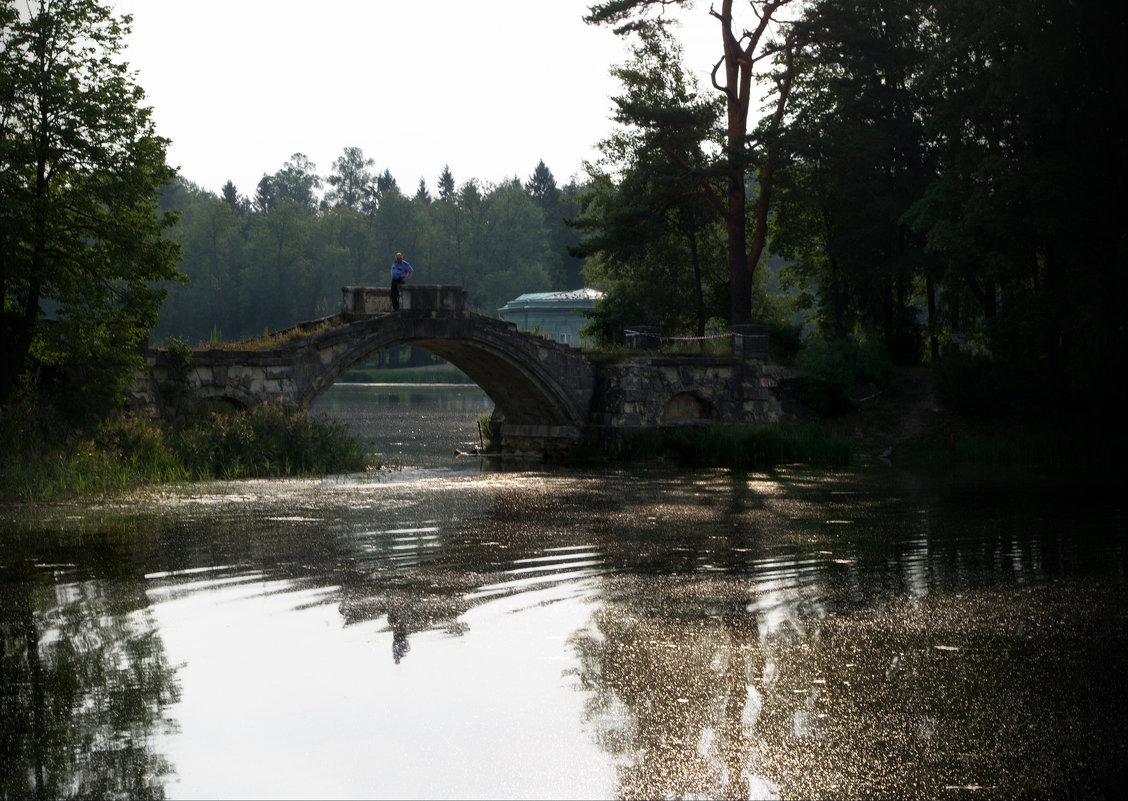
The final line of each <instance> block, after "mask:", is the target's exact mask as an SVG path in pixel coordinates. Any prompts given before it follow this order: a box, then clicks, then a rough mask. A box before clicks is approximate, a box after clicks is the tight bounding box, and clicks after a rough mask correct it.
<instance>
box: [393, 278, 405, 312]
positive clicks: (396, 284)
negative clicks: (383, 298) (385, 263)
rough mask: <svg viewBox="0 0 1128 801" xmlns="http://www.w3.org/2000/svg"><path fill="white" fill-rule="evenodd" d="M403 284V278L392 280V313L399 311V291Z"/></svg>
mask: <svg viewBox="0 0 1128 801" xmlns="http://www.w3.org/2000/svg"><path fill="white" fill-rule="evenodd" d="M402 283H403V279H402V278H393V279H392V311H399V289H400V285H401V284H402Z"/></svg>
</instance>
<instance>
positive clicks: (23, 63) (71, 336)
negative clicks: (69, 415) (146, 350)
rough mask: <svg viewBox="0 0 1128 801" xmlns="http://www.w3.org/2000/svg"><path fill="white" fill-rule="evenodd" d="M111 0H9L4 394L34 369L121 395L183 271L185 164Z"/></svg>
mask: <svg viewBox="0 0 1128 801" xmlns="http://www.w3.org/2000/svg"><path fill="white" fill-rule="evenodd" d="M128 25H129V17H118V16H115V15H114V14H113V13H112V11H111V9H110V8H109V7H108V6H107V5H105V4H103V3H100V2H97V0H56V1H55V2H47V0H40V2H32V3H29V4H28V5H27V7H25V8H23V10H20V8H19V7H18V6H17V4H16V3H15V2H14V0H0V301H2V316H0V398H4V397H6V396H7V395H8V394H9V393H10V392H11V391H12V389H13V387H14V385H15V383H16V382H17V380H18V378H19V377H20V375H21V374H23V373H24V372H25V371H27V370H28V369H29V367H31V366H36V365H39V366H45V367H55V366H64V365H65V366H68V367H72V368H81V369H84V370H86V371H88V374H90V375H91V376H93V375H94V374H97V375H98V376H99V377H100V379H101V380H97V381H91V382H87V386H88V387H89V388H95V387H100V388H103V389H105V390H107V391H109V390H110V389H112V388H113V387H114V386H115V385H116V381H117V380H119V379H121V378H122V377H124V376H125V375H126V374H127V373H128V371H129V370H130V368H131V365H132V364H133V359H134V357H133V356H132V354H133V353H134V351H135V348H136V346H137V344H138V343H139V342H143V341H144V339H145V337H146V336H147V334H148V332H149V329H150V328H151V327H152V326H153V325H154V324H155V323H156V320H157V310H158V308H159V307H160V304H161V301H162V299H163V297H164V291H163V290H161V289H157V288H155V286H154V283H153V282H155V281H161V280H167V279H172V278H175V277H176V276H177V275H178V273H177V271H176V261H177V256H178V248H177V246H176V245H175V243H173V242H172V241H170V240H168V239H165V238H164V237H163V236H162V231H163V230H164V228H165V227H166V226H168V225H169V224H171V222H172V217H171V216H170V215H167V214H163V213H161V212H160V210H159V208H158V196H159V190H160V188H161V187H162V186H165V185H166V184H168V182H169V181H170V180H171V179H172V177H173V175H174V173H173V170H171V169H170V168H169V167H168V166H167V165H166V163H165V148H166V145H167V141H166V140H164V139H162V138H161V137H159V136H157V134H156V131H155V129H154V126H153V122H152V119H151V116H150V109H149V108H148V107H146V106H145V105H144V93H143V92H142V90H141V89H140V87H138V86H137V85H136V84H135V83H134V81H133V76H132V75H131V73H130V72H129V70H128V68H127V66H126V64H125V63H124V62H123V61H122V60H121V49H122V46H123V43H122V39H123V37H124V36H125V34H126V33H127V32H128Z"/></svg>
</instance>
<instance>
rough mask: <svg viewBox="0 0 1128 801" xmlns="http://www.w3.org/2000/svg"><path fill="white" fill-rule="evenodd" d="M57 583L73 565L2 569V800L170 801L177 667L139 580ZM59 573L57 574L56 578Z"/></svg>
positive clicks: (119, 574)
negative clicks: (166, 748) (170, 713)
mask: <svg viewBox="0 0 1128 801" xmlns="http://www.w3.org/2000/svg"><path fill="white" fill-rule="evenodd" d="M108 567H110V569H111V570H112V571H113V572H115V573H116V575H113V576H112V577H106V576H102V577H97V578H89V577H79V576H75V577H73V578H72V579H70V580H66V581H60V580H59V575H58V574H59V573H60V572H63V571H66V570H67V569H68V568H67V566H66V565H62V566H58V567H51V566H44V565H32V564H30V563H28V562H26V561H25V562H21V563H17V564H16V565H11V564H10V563H9V564H8V565H6V566H2V567H0V643H2V650H0V721H2V722H0V796H3V797H4V798H22V797H28V796H34V797H37V798H123V797H126V798H163V797H164V780H165V778H166V777H167V776H168V775H169V774H170V773H171V772H172V768H171V766H170V765H169V764H168V762H167V761H166V760H165V759H164V758H163V757H162V756H161V755H160V754H157V753H154V752H152V751H150V750H149V748H148V742H149V740H150V738H151V737H152V736H154V735H155V734H157V733H158V732H161V731H166V730H168V729H170V728H173V727H174V724H173V723H172V722H171V721H169V720H167V719H165V718H164V717H163V712H164V710H165V709H166V708H167V707H168V706H169V705H170V704H172V703H174V702H176V701H177V700H178V688H177V685H176V681H175V668H174V667H173V666H170V665H169V664H168V662H167V660H166V658H165V655H164V651H163V647H162V644H161V640H160V638H159V637H157V636H156V634H155V631H154V626H153V621H152V619H151V617H150V614H149V612H148V611H147V610H146V608H145V606H146V598H145V592H144V580H143V576H141V575H127V573H128V571H127V570H118V569H117V567H118V566H116V565H109V566H108ZM51 574H54V575H51Z"/></svg>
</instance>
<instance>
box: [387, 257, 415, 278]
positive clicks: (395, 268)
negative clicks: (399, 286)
mask: <svg viewBox="0 0 1128 801" xmlns="http://www.w3.org/2000/svg"><path fill="white" fill-rule="evenodd" d="M413 272H415V271H414V270H413V269H411V265H410V264H408V263H407V262H406V261H401V262H400V263H399V264H396V263H395V262H394V261H393V262H392V278H407V277H408V276H409V275H411V274H412V273H413Z"/></svg>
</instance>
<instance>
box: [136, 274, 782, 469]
mask: <svg viewBox="0 0 1128 801" xmlns="http://www.w3.org/2000/svg"><path fill="white" fill-rule="evenodd" d="M343 295H344V299H343V302H342V304H341V311H340V313H339V314H336V315H333V316H331V317H326V318H323V319H321V320H314V321H311V322H308V323H302V324H300V325H297V326H294V327H292V328H289V329H286V330H284V331H279V332H276V333H275V334H272V335H270V336H269V337H264V338H263V339H262V340H256V341H250V342H246V343H240V345H236V346H226V347H224V348H222V349H221V348H200V349H195V350H192V351H190V352H188V353H183V352H181V353H177V352H176V351H175V350H167V349H150V350H147V351H146V352H145V354H144V357H145V369H144V370H143V371H142V373H141V374H140V375H139V376H138V377H137V380H136V381H135V382H134V384H133V385H132V386H131V387H130V388H129V390H128V391H127V395H128V397H129V400H130V402H131V404H132V405H133V406H134V407H135V408H148V409H152V410H154V411H156V412H157V413H159V414H162V415H164V416H166V417H176V416H178V415H181V414H185V413H188V412H190V411H192V410H193V409H196V408H199V407H200V406H201V405H203V406H217V405H227V406H233V407H238V408H250V407H252V406H254V405H257V404H259V403H261V402H263V401H266V400H282V401H285V402H289V403H294V404H297V405H299V406H302V407H305V408H308V407H309V405H310V404H311V403H312V402H313V401H314V399H315V398H317V397H318V396H319V395H320V394H321V393H323V392H324V391H325V390H327V389H328V388H329V387H331V386H332V385H333V384H334V382H336V381H337V379H338V378H339V377H340V376H341V375H342V374H344V373H345V372H347V371H348V370H349V369H351V368H352V367H354V366H355V365H356V364H358V363H360V362H362V361H364V360H366V359H368V358H370V357H371V356H372V355H374V354H376V353H378V352H380V351H382V350H385V349H387V348H390V347H395V346H397V345H403V344H410V345H415V346H417V347H420V348H423V349H424V350H427V351H430V352H431V353H434V354H436V355H438V356H440V357H442V358H444V359H446V360H447V361H448V362H450V363H451V364H453V365H454V366H456V367H458V368H459V369H460V370H462V371H463V372H464V373H465V374H466V375H467V376H468V377H469V378H470V379H471V380H472V381H474V382H475V383H476V384H477V385H478V386H479V387H481V388H482V389H483V390H484V391H485V392H486V394H487V395H489V397H490V398H491V399H492V400H493V402H494V404H495V422H496V423H497V424H498V425H497V427H496V430H495V436H496V437H497V438H498V439H499V440H500V445H501V448H502V450H503V451H526V452H527V451H536V452H551V451H560V450H567V449H568V448H570V447H572V446H573V445H575V444H577V443H578V442H579V441H580V440H581V439H582V438H583V437H584V435H585V433H590V432H591V431H592V430H593V429H595V430H601V431H602V432H603V433H604V434H606V433H607V432H608V431H611V432H617V433H618V434H619V435H621V434H622V433H623V432H625V431H631V430H636V429H640V428H653V427H655V426H661V425H671V424H685V423H694V424H701V423H709V422H712V421H715V420H747V421H752V422H765V421H767V420H772V419H776V418H777V417H778V416H779V414H780V413H781V411H782V405H781V403H780V399H781V395H780V392H779V389H780V387H781V384H780V382H779V380H777V379H778V378H779V377H780V376H779V375H778V374H774V373H771V372H770V371H771V368H769V367H767V366H766V365H764V364H763V360H762V358H759V356H761V355H762V354H757V355H756V358H746V357H744V356H742V355H741V354H740V353H736V354H735V355H734V356H731V357H724V358H721V359H719V360H718V359H702V358H701V357H696V358H692V359H688V360H687V359H686V358H685V357H680V358H679V357H662V356H661V355H660V354H657V353H642V352H640V353H639V354H638V355H635V356H631V357H624V358H622V359H618V360H614V363H609V364H603V365H600V366H597V365H595V364H593V363H592V362H591V361H590V360H589V359H588V358H586V357H585V355H584V354H583V352H582V351H580V350H579V349H576V348H572V347H570V346H568V345H565V344H562V343H558V342H554V341H552V340H549V339H546V338H544V337H542V336H539V335H536V334H531V333H527V332H523V331H519V330H518V329H517V327H516V326H515V325H513V324H512V323H508V322H505V321H502V320H499V319H496V318H493V317H487V316H485V315H482V314H478V313H476V312H473V311H470V310H469V309H467V308H466V293H465V291H464V290H462V288H461V287H452V286H418V285H417V286H411V287H404V288H403V290H402V305H401V308H400V310H399V311H395V312H393V311H392V310H391V308H390V304H389V300H388V297H387V295H388V291H387V289H383V288H370V287H345V288H344V290H343ZM765 371H768V372H765Z"/></svg>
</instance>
